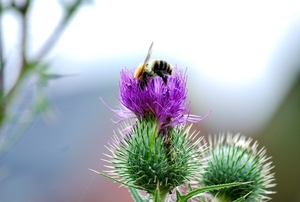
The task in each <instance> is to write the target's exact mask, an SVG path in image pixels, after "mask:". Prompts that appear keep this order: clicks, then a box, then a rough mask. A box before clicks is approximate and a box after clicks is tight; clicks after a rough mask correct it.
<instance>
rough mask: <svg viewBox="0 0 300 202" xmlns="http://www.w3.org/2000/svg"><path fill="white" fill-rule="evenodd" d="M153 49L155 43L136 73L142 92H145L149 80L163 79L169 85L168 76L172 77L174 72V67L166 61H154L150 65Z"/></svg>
mask: <svg viewBox="0 0 300 202" xmlns="http://www.w3.org/2000/svg"><path fill="white" fill-rule="evenodd" d="M152 47H153V42H152V43H151V45H150V48H149V50H148V53H147V57H146V59H145V61H144V63H142V64H140V65H139V66H138V67H137V69H136V71H135V73H134V77H135V78H136V79H137V80H139V82H140V87H141V89H142V90H144V88H145V87H146V86H147V84H148V79H149V78H151V77H155V76H159V77H161V78H162V80H163V82H164V83H165V84H167V83H168V77H167V75H172V71H173V68H172V66H171V65H170V64H169V63H167V62H166V61H164V60H152V61H151V62H150V63H149V64H148V61H149V59H150V56H151V54H152Z"/></svg>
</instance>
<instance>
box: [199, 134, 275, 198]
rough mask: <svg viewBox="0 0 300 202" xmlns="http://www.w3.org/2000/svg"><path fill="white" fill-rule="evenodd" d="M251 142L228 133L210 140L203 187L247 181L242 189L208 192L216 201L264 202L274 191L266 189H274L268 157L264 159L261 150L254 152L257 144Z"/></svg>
mask: <svg viewBox="0 0 300 202" xmlns="http://www.w3.org/2000/svg"><path fill="white" fill-rule="evenodd" d="M251 142H252V139H251V138H246V137H244V136H240V135H239V134H237V135H232V134H230V133H228V134H227V135H226V136H225V135H224V134H222V135H219V136H215V138H214V141H212V138H211V137H210V139H209V143H210V145H209V147H210V149H209V152H208V153H207V155H208V156H207V159H208V160H207V165H206V166H205V167H204V173H203V174H202V177H201V183H203V184H204V185H205V186H211V185H218V184H225V183H232V182H250V183H247V184H244V185H241V186H237V187H232V188H228V189H221V190H218V191H211V192H210V193H211V194H213V195H215V196H216V197H217V198H218V199H219V201H226V202H227V201H234V200H237V199H239V198H241V197H244V198H245V201H249V202H250V201H251V202H252V201H267V200H269V199H270V197H268V196H267V194H271V193H274V192H271V191H268V190H267V189H268V188H271V187H274V186H275V184H273V183H272V182H273V181H274V173H271V172H270V170H271V169H272V168H273V167H272V166H271V162H270V161H269V160H270V158H267V157H266V155H265V154H266V150H265V149H264V148H262V149H260V150H257V146H258V143H257V142H255V143H254V144H252V145H251Z"/></svg>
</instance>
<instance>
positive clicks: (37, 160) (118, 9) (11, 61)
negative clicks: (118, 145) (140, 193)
mask: <svg viewBox="0 0 300 202" xmlns="http://www.w3.org/2000/svg"><path fill="white" fill-rule="evenodd" d="M5 2H8V1H5V0H2V3H5ZM16 2H22V1H21V0H19V1H16ZM61 15H62V11H61V6H60V4H59V1H42V0H35V1H33V5H32V9H31V10H30V15H29V22H30V27H29V39H30V40H29V42H28V44H29V45H28V54H29V57H30V56H31V54H32V55H34V54H35V51H36V50H37V49H39V47H40V46H41V44H42V43H43V42H44V41H45V40H46V39H47V37H49V34H50V33H51V32H52V30H53V29H54V28H55V25H56V24H57V22H58V21H59V19H60V17H61ZM1 20H2V21H1V23H2V27H1V29H2V33H3V36H2V37H3V42H4V43H3V47H4V48H3V53H4V56H6V58H8V60H7V66H8V67H9V68H6V69H5V72H4V73H5V78H6V79H5V88H6V89H9V88H10V87H11V86H12V85H13V83H14V82H15V80H16V78H17V75H18V69H16V65H15V64H17V63H18V62H19V61H18V60H19V58H18V57H17V53H18V51H19V50H18V48H19V44H20V34H21V31H20V29H19V25H20V17H19V16H18V15H16V13H14V12H7V13H5V15H3V16H2V19H1ZM152 41H154V47H153V54H152V58H153V59H164V60H166V61H168V62H169V63H171V64H173V65H174V66H176V65H177V67H178V68H181V69H185V68H187V75H188V92H189V98H188V99H189V100H190V101H191V106H192V111H193V113H194V114H198V115H202V116H204V115H205V114H206V113H207V112H208V111H210V110H211V109H212V112H211V114H210V115H209V116H208V117H207V118H206V119H205V120H203V121H201V122H200V123H198V124H195V125H194V128H195V129H196V130H200V131H201V133H200V134H201V135H205V136H207V135H209V134H218V133H222V132H227V131H230V132H232V133H241V134H243V135H245V136H248V137H252V138H253V139H254V140H258V141H259V144H260V146H261V147H263V146H264V147H265V148H266V149H267V155H268V156H272V160H273V164H274V165H275V169H274V172H275V173H276V175H275V178H276V183H277V186H276V187H275V188H274V189H273V190H275V191H277V194H275V195H273V196H272V198H273V200H272V201H276V202H279V201H280V202H282V201H295V202H296V201H300V177H299V174H298V173H299V170H300V57H299V53H300V2H299V1H277V2H274V1H251V2H241V1H209V2H207V1H195V2H185V3H183V2H181V1H178V2H177V1H163V2H162V1H121V0H119V1H116V0H115V1H114V0H110V1H106V0H102V1H100V0H99V1H97V0H94V1H91V3H88V4H86V5H84V6H83V7H82V8H81V9H80V10H79V11H78V13H77V14H76V16H75V17H74V18H73V20H72V21H71V22H70V24H69V25H68V26H67V28H66V29H65V30H64V32H63V34H62V35H61V37H60V39H59V41H58V42H57V44H56V45H55V47H54V48H53V49H52V51H51V52H50V53H49V54H48V55H47V57H46V60H47V61H49V62H50V67H51V68H50V70H51V72H53V73H57V74H61V75H65V76H64V77H62V78H60V79H57V80H53V81H51V82H50V83H49V84H48V85H47V87H46V88H45V92H46V93H47V97H48V101H49V103H50V109H51V114H50V116H46V115H39V116H37V117H36V119H35V120H34V122H33V123H32V124H30V126H29V127H28V128H27V129H26V130H25V131H24V132H23V133H22V136H21V138H20V139H19V140H18V141H17V142H16V143H15V144H14V146H13V147H12V148H11V149H10V150H9V151H7V152H6V153H5V154H4V155H2V156H1V157H0V184H1V185H0V201H2V202H18V201H22V202H24V201H25V202H27V201H28V202H29V201H30V202H39V201H46V202H48V201H49V202H50V201H51V202H53V201H58V202H66V201H76V202H83V201H91V202H94V201H95V202H99V201H106V202H114V201H132V199H131V197H130V194H129V192H128V191H127V189H126V188H124V187H119V185H118V184H116V183H113V182H111V181H110V180H107V179H106V178H104V177H101V176H98V175H96V174H94V173H93V172H91V171H89V170H88V168H92V169H94V170H98V171H101V170H103V169H105V168H104V167H103V165H104V164H105V163H104V162H103V161H101V158H105V157H104V155H103V153H108V150H107V149H106V148H105V147H104V145H106V144H107V142H108V141H109V140H110V139H111V137H112V135H113V131H114V130H115V131H116V130H117V128H118V126H119V125H118V124H114V123H113V122H111V119H115V120H116V117H115V116H114V114H113V112H112V111H110V110H109V109H108V108H107V107H105V105H104V104H103V103H102V102H101V101H100V99H99V97H101V98H102V99H103V100H104V101H105V102H106V103H107V104H108V105H109V106H111V107H112V108H116V107H117V106H118V104H119V103H118V99H117V97H116V95H118V91H119V90H118V82H119V72H120V70H121V69H122V68H133V69H134V68H136V66H137V64H139V63H141V62H143V61H144V59H145V56H146V53H147V51H148V48H149V46H150V44H151V42H152ZM34 89H35V86H34V84H31V85H28V86H26V88H24V90H23V91H21V92H20V93H23V94H24V95H26V99H27V100H30V99H33V98H34V96H36V92H35V90H34Z"/></svg>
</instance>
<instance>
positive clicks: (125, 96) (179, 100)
mask: <svg viewBox="0 0 300 202" xmlns="http://www.w3.org/2000/svg"><path fill="white" fill-rule="evenodd" d="M173 72H174V73H173V75H172V76H170V77H169V78H168V83H167V84H165V83H164V82H163V80H162V79H161V78H159V77H154V78H151V79H149V81H148V84H147V87H146V88H145V89H144V90H142V89H141V88H140V84H139V81H138V80H137V79H135V78H134V72H133V71H132V70H127V69H125V70H122V71H121V80H120V84H119V86H120V97H119V99H120V102H121V104H122V105H123V106H125V107H126V108H127V109H129V110H130V111H132V112H133V113H134V114H135V115H136V116H137V118H138V119H142V118H143V117H144V116H147V115H152V116H154V117H155V118H156V120H157V121H158V123H159V127H160V129H162V128H164V127H168V126H170V125H172V126H175V125H180V124H185V123H186V122H198V121H200V120H202V119H203V118H201V117H200V116H196V115H191V111H190V108H189V103H188V102H187V101H186V98H187V90H186V80H187V79H186V75H185V72H183V71H182V70H178V69H177V68H175V69H174V71H173ZM118 115H119V116H121V117H122V118H126V117H125V116H122V115H125V113H124V112H122V111H118ZM204 118H205V117H204Z"/></svg>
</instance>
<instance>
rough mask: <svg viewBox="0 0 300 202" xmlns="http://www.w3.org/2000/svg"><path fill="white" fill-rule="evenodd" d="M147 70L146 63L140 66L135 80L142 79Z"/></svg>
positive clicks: (135, 74)
mask: <svg viewBox="0 0 300 202" xmlns="http://www.w3.org/2000/svg"><path fill="white" fill-rule="evenodd" d="M145 68H146V64H145V63H142V64H140V65H139V66H138V67H137V68H136V70H135V73H134V78H136V79H141V78H142V75H143V72H144V70H145Z"/></svg>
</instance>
